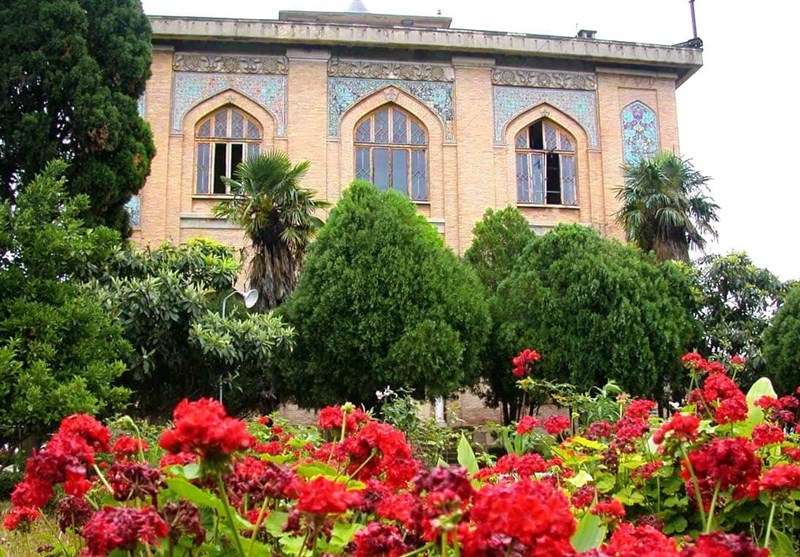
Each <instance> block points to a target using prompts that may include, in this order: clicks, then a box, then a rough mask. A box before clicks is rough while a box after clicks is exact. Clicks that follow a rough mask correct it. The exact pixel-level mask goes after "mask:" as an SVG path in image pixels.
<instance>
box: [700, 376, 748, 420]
mask: <svg viewBox="0 0 800 557" xmlns="http://www.w3.org/2000/svg"><path fill="white" fill-rule="evenodd" d="M689 402H690V403H692V404H695V405H696V406H697V410H698V412H700V411H703V410H704V409H706V408H709V409H711V410H713V411H714V416H713V417H714V419H715V420H716V421H717V423H720V424H729V423H733V422H740V421H742V420H744V419H746V418H747V412H748V408H747V400H746V398H745V396H744V393H743V392H742V391H741V390H740V389H739V387H738V386H737V385H736V383H734V382H733V380H732V379H731V378H730V377H728V376H727V375H725V374H724V373H711V374H710V375H709V376H708V377H706V380H705V382H704V383H703V388H702V389H695V390H694V391H692V392H691V393H689Z"/></svg>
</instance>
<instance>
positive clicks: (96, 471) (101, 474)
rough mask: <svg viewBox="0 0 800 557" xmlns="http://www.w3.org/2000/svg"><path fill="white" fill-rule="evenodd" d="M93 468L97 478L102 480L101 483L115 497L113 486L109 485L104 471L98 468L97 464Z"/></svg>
mask: <svg viewBox="0 0 800 557" xmlns="http://www.w3.org/2000/svg"><path fill="white" fill-rule="evenodd" d="M92 466H93V467H94V472H95V474H97V477H98V478H100V481H101V482H102V483H103V485H104V486H105V488H106V489H107V490H108V492H109V493H110V494H111V495H114V489H113V488H112V487H111V485H109V483H108V480H106V477H105V475H104V474H103V471H102V470H100V468H98V466H97V464H92Z"/></svg>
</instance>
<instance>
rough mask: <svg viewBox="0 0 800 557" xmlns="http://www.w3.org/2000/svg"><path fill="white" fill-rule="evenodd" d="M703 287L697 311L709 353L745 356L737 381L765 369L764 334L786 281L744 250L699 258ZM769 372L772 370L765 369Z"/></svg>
mask: <svg viewBox="0 0 800 557" xmlns="http://www.w3.org/2000/svg"><path fill="white" fill-rule="evenodd" d="M694 274H695V280H696V281H697V283H698V285H699V287H700V293H701V295H702V296H701V300H702V302H701V305H700V307H699V310H698V316H699V318H700V321H701V322H702V326H703V329H704V332H703V334H704V339H705V342H704V344H705V345H706V348H707V350H708V352H709V353H711V354H716V355H718V356H722V357H723V358H725V359H728V358H731V357H733V356H735V355H740V356H744V357H746V359H747V365H746V366H745V369H744V373H743V374H741V375H740V376H739V379H738V380H739V382H740V383H742V384H743V385H745V386H748V385H749V384H750V383H752V382H753V381H755V380H756V379H758V378H759V377H760V376H761V375H763V373H764V371H765V365H764V358H763V356H762V353H761V346H762V334H763V332H764V330H765V329H766V328H767V325H769V323H770V321H771V320H772V318H773V316H774V314H775V311H776V310H777V309H778V307H779V306H780V304H781V303H782V301H783V297H784V296H785V295H786V285H785V284H784V283H783V282H781V280H780V279H779V278H778V277H776V276H775V275H773V274H772V273H771V272H770V271H769V270H768V269H764V268H760V267H757V266H756V265H754V264H753V262H752V261H751V260H750V258H749V257H748V255H747V254H746V253H731V254H729V255H713V256H708V257H704V258H702V259H700V261H698V263H697V265H696V267H695V270H694ZM766 371H769V370H766Z"/></svg>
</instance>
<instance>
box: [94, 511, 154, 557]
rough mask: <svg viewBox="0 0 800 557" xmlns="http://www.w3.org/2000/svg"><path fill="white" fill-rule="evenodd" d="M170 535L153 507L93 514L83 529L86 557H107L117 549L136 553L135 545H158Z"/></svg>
mask: <svg viewBox="0 0 800 557" xmlns="http://www.w3.org/2000/svg"><path fill="white" fill-rule="evenodd" d="M168 534H169V526H167V523H166V522H164V520H163V519H162V518H161V517H160V516H159V515H158V513H156V511H155V510H154V509H153V508H152V507H145V508H143V509H136V508H134V507H105V508H103V510H101V511H97V512H96V513H94V515H93V516H92V518H90V519H89V522H87V523H86V525H85V526H84V527H83V534H82V535H83V539H84V540H85V541H86V549H85V550H84V551H83V552H82V553H81V555H82V556H85V557H105V556H106V555H108V554H109V553H111V552H112V551H113V550H115V549H122V550H124V551H133V550H134V549H135V548H136V544H137V543H138V542H141V543H143V544H153V545H158V538H164V537H166V536H167V535H168Z"/></svg>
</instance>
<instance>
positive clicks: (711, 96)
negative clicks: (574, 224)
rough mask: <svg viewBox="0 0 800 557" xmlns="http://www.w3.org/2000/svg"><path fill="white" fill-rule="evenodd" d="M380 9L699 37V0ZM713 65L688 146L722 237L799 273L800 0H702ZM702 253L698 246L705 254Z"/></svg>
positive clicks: (623, 35)
mask: <svg viewBox="0 0 800 557" xmlns="http://www.w3.org/2000/svg"><path fill="white" fill-rule="evenodd" d="M364 3H365V4H366V6H367V8H368V9H369V10H370V11H371V12H373V13H390V14H397V13H403V14H413V15H436V13H437V12H438V11H441V15H443V16H447V17H451V18H453V24H452V27H454V28H462V29H482V30H492V31H511V32H521V33H534V34H544V35H561V36H574V35H575V33H576V31H577V30H578V29H595V30H597V38H598V39H608V40H620V41H636V42H646V43H658V44H675V43H679V42H683V41H685V40H687V39H690V38H691V37H692V25H691V16H690V11H689V3H688V0H548V1H544V0H528V1H526V2H520V1H511V0H491V2H480V1H478V0H403V1H402V2H397V1H390V0H364ZM142 4H143V6H144V9H145V12H146V13H147V14H149V15H185V16H206V17H242V18H257V19H277V17H278V11H279V10H320V11H343V10H345V9H346V8H347V6H348V5H349V1H348V0H294V1H292V0H261V1H259V2H253V1H251V0H248V1H243V0H239V1H238V2H237V1H232V2H219V1H218V0H215V1H211V0H143V2H142ZM695 11H696V14H697V31H698V35H699V36H700V38H701V39H702V40H703V42H704V52H703V62H704V67H703V68H702V69H701V70H700V71H699V72H697V73H696V74H695V75H694V76H693V77H692V78H690V79H689V80H688V81H687V82H686V83H684V84H683V85H682V86H681V87H680V88H679V89H678V92H677V102H678V127H679V131H680V142H681V154H682V155H683V156H685V157H688V158H690V159H691V160H692V163H693V164H694V166H695V168H697V169H698V170H699V171H700V172H701V173H703V174H705V175H708V176H710V177H711V178H712V180H711V182H710V183H709V190H710V196H711V197H712V198H713V199H714V201H716V203H717V204H718V205H720V211H719V215H720V222H719V223H718V225H717V231H718V232H719V240H718V241H716V242H710V243H709V246H708V247H707V249H706V253H709V254H712V253H720V254H727V253H730V252H733V251H744V252H747V253H748V254H749V255H750V257H751V258H752V259H753V261H754V262H755V263H756V265H758V266H760V267H766V268H768V269H769V270H771V271H772V272H773V273H775V274H776V275H778V276H779V277H780V278H781V279H784V280H788V279H800V250H799V249H798V247H797V243H798V241H800V231H799V229H800V187H798V185H799V184H800V180H798V178H797V167H795V164H796V163H797V162H800V109H798V82H797V81H795V79H797V80H800V74H798V73H795V72H793V71H792V70H791V68H793V67H796V66H797V58H798V55H800V46H798V40H797V28H796V25H797V22H798V21H800V18H798V16H799V15H800V3H798V2H795V0H759V1H757V2H748V1H745V0H696V2H695ZM698 255H699V254H698Z"/></svg>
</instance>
